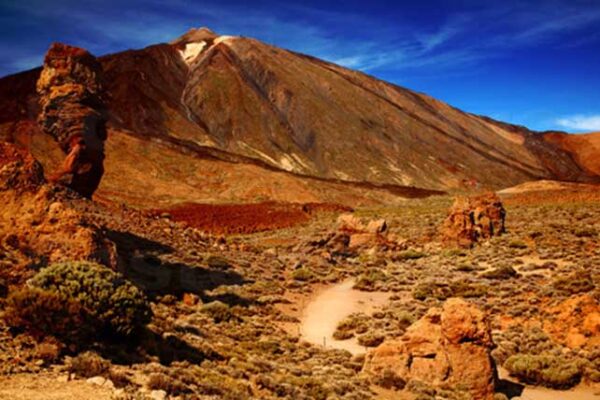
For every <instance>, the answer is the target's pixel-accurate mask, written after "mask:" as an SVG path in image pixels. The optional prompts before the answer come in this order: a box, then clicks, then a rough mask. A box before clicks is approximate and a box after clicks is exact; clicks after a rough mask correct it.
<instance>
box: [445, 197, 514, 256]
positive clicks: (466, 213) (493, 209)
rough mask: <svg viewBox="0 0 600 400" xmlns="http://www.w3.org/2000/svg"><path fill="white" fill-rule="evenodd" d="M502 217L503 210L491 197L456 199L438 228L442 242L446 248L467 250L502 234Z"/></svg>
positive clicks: (504, 212)
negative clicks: (458, 247) (449, 246)
mask: <svg viewBox="0 0 600 400" xmlns="http://www.w3.org/2000/svg"><path fill="white" fill-rule="evenodd" d="M505 216H506V210H505V209H504V206H503V205H502V201H501V200H500V198H499V197H498V196H497V195H496V194H495V193H486V194H483V195H479V196H474V197H459V198H457V199H456V200H455V201H454V204H453V205H452V208H451V209H450V212H449V215H448V217H447V218H446V220H445V221H444V223H443V225H442V227H441V235H442V240H443V241H444V242H445V243H446V244H448V245H453V246H460V247H470V246H472V245H473V244H474V243H477V242H481V241H484V240H487V239H490V238H491V237H492V236H497V235H500V234H502V233H504V231H505V228H504V220H505Z"/></svg>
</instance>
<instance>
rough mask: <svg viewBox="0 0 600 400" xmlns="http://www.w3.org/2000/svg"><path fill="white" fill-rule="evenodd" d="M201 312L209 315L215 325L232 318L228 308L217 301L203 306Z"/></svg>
mask: <svg viewBox="0 0 600 400" xmlns="http://www.w3.org/2000/svg"><path fill="white" fill-rule="evenodd" d="M201 311H202V312H203V313H205V314H208V315H210V316H211V317H212V318H213V320H214V321H215V322H217V323H218V322H223V321H229V320H230V319H232V318H233V313H232V312H231V309H230V308H229V306H228V305H227V304H225V303H223V302H221V301H219V300H216V301H212V302H210V303H206V304H204V305H203V306H202V309H201Z"/></svg>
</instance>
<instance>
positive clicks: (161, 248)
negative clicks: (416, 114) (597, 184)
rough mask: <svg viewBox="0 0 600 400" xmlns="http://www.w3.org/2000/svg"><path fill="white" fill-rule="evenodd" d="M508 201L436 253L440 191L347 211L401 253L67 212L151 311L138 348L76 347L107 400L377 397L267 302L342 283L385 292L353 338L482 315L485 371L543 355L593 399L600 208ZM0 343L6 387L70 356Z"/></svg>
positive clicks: (314, 235)
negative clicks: (436, 319)
mask: <svg viewBox="0 0 600 400" xmlns="http://www.w3.org/2000/svg"><path fill="white" fill-rule="evenodd" d="M510 196H513V195H503V199H504V200H505V207H506V211H507V220H506V229H507V233H506V234H504V235H501V236H499V237H494V238H492V239H491V240H490V241H488V242H486V243H484V244H482V245H478V246H475V247H473V248H472V249H452V248H450V249H448V248H445V247H443V246H441V244H439V242H438V241H437V240H438V239H436V238H438V231H439V227H440V225H441V224H442V222H443V220H444V218H445V217H446V215H447V212H448V208H449V207H450V205H451V202H452V199H451V198H450V197H446V196H444V197H434V198H429V199H415V200H407V201H405V202H403V203H401V204H399V205H397V206H393V207H378V208H377V207H376V208H373V207H371V208H359V209H357V210H356V211H355V212H354V214H355V215H356V216H358V217H360V218H362V220H363V221H368V220H373V219H380V218H384V219H385V220H386V223H387V233H386V240H388V241H389V240H392V239H393V240H394V241H396V242H398V241H399V240H400V238H402V246H397V247H395V246H391V245H389V244H387V245H380V244H379V242H375V245H374V246H373V247H358V248H354V249H353V248H349V247H347V244H346V245H344V244H343V243H333V242H331V239H329V240H327V238H329V237H330V235H331V234H332V233H336V232H338V228H337V227H338V222H337V219H338V217H337V215H336V214H335V213H317V214H314V215H313V217H312V218H311V219H310V220H308V221H305V222H304V223H303V224H300V225H294V226H290V227H286V228H282V229H278V230H268V231H263V232H257V233H252V234H244V235H239V234H236V235H225V236H224V237H215V236H213V235H211V234H208V233H203V232H202V231H200V230H198V229H196V228H193V227H189V226H187V225H186V224H184V223H182V222H177V221H174V220H173V218H172V217H171V216H168V215H162V216H161V215H155V214H151V213H148V212H145V211H137V210H134V209H130V208H128V207H124V206H120V205H116V204H113V203H106V204H99V203H93V202H90V201H77V202H72V203H71V205H70V207H72V208H73V210H74V211H75V212H78V213H81V214H83V215H86V218H87V219H88V220H89V221H90V222H91V223H93V224H94V225H95V226H98V227H101V229H102V231H103V232H104V233H105V235H106V237H107V239H109V240H111V241H112V242H113V243H115V245H116V248H117V251H118V254H119V265H120V269H121V270H122V271H123V272H124V273H125V275H126V276H127V278H128V279H129V280H131V281H133V282H135V283H136V284H137V285H139V286H140V287H141V288H143V289H144V290H145V291H146V293H148V294H149V295H150V296H151V299H152V308H153V310H154V314H155V316H154V318H153V321H152V322H151V324H150V325H149V332H148V333H147V334H146V335H144V336H143V337H141V338H140V340H141V343H140V344H139V345H138V346H134V347H131V346H130V345H126V344H118V343H107V344H104V345H100V344H95V345H93V346H92V347H91V350H93V351H94V352H96V353H97V354H99V355H100V356H101V357H103V358H105V359H107V360H109V362H110V365H111V367H110V369H109V370H108V371H105V372H102V373H101V374H104V375H105V376H108V377H109V378H111V379H112V380H114V381H115V382H119V385H123V389H124V391H120V392H118V393H117V395H118V396H120V397H117V398H123V399H125V398H135V397H133V396H134V394H133V393H135V392H139V391H140V390H142V389H144V390H146V395H145V396H149V393H150V390H159V389H160V390H165V391H166V392H167V393H168V395H169V396H171V397H173V398H190V399H191V398H201V399H204V398H206V399H208V398H231V399H242V398H261V399H264V398H286V397H287V398H295V399H302V398H306V399H319V398H323V399H325V398H344V399H364V398H377V397H378V396H382V397H381V398H385V395H386V394H385V393H388V395H389V393H390V392H389V389H380V388H378V387H377V386H373V383H372V382H371V381H370V380H369V379H368V377H367V376H365V375H363V374H361V373H360V371H361V369H362V368H363V362H364V360H363V358H362V357H360V356H352V355H351V354H350V353H347V352H345V351H341V350H335V349H322V348H320V347H319V346H315V345H310V344H306V343H303V342H302V341H301V340H299V337H298V336H297V334H295V333H294V332H297V331H296V330H294V329H287V330H284V329H282V326H284V325H286V326H287V327H288V328H289V326H290V325H291V326H293V325H294V324H298V320H297V319H296V318H297V317H296V315H298V313H297V312H292V311H290V312H286V311H285V310H286V307H281V306H282V305H283V306H285V305H286V303H288V302H290V301H293V302H294V303H292V304H287V307H288V308H287V309H288V310H291V309H292V308H295V309H298V308H299V307H302V300H301V299H303V298H304V299H307V298H309V297H310V296H311V293H312V291H313V290H314V289H315V288H318V287H324V286H327V285H331V284H333V283H336V282H342V281H343V280H344V279H346V278H350V277H352V278H354V279H356V284H355V287H356V288H357V289H360V290H366V291H383V292H387V293H390V298H389V302H388V303H387V304H386V305H385V306H384V307H383V308H382V309H379V310H376V311H374V312H371V313H368V314H362V315H357V316H355V317H352V318H351V319H350V320H349V321H348V322H347V323H345V324H344V329H345V331H344V335H346V336H348V335H350V336H355V337H358V338H359V342H360V343H366V345H367V346H375V345H377V344H378V343H380V342H381V340H385V339H394V338H398V337H401V336H402V335H403V334H404V333H405V332H406V329H407V328H408V326H410V324H411V323H412V322H414V321H416V320H418V319H419V318H421V317H422V316H423V315H424V314H425V313H426V312H427V310H429V309H430V308H432V307H435V306H440V305H441V304H443V302H444V300H445V299H446V298H448V297H462V298H464V299H466V300H467V301H468V302H470V303H472V304H475V305H477V306H478V307H479V308H481V309H482V310H483V311H484V312H486V313H487V314H488V315H489V316H490V323H491V327H492V334H493V338H494V342H495V343H496V345H497V348H496V349H495V350H494V351H493V353H492V354H493V356H494V359H495V360H496V363H497V364H498V365H499V366H502V365H504V364H505V363H506V362H507V360H508V359H509V358H510V357H511V356H519V357H522V356H538V355H544V357H550V356H552V357H554V358H553V359H552V360H555V361H556V362H558V363H560V365H562V366H564V368H565V369H566V370H569V371H572V373H573V374H574V378H573V379H575V381H577V382H582V384H583V385H588V386H585V387H589V385H592V386H591V387H592V389H586V390H591V391H592V393H593V390H594V389H593V385H597V383H594V382H597V381H598V379H599V377H598V376H597V374H595V373H594V371H597V369H598V363H599V362H600V354H598V352H597V351H596V350H595V348H596V346H595V345H594V343H596V342H595V340H597V333H595V332H597V323H596V322H595V321H597V317H596V316H595V315H596V314H594V313H596V312H597V311H594V310H597V308H596V307H597V305H598V290H599V289H598V288H599V286H598V279H599V272H598V265H600V246H599V244H600V243H599V236H598V234H599V233H598V232H599V231H600V226H598V220H599V217H600V203H598V202H597V201H592V200H590V201H587V202H582V203H578V204H567V203H563V202H558V203H544V204H534V203H533V202H525V203H518V202H514V203H513V202H511V201H510ZM336 234H337V233H336ZM1 262H2V268H4V269H6V268H13V266H14V263H15V262H16V260H13V259H11V256H10V253H7V252H6V250H5V249H3V250H2V260H1ZM582 296H585V299H586V300H585V304H586V306H585V307H584V306H579V307H577V306H575V307H576V308H577V310H580V311H578V312H580V313H582V314H581V320H579V319H576V320H575V321H574V320H573V319H572V318H571V317H572V313H571V312H569V311H568V310H570V308H569V307H571V303H572V302H577V301H579V300H578V299H581V298H582ZM216 301H218V303H215V302H216ZM566 314H569V315H568V316H567V315H566ZM583 314H585V315H583ZM578 322H581V323H578ZM569 335H570V336H569ZM568 337H570V338H571V339H567V338H568ZM1 338H2V340H0V354H1V357H2V358H3V363H2V373H3V374H4V375H5V376H6V378H4V379H6V380H7V382H13V383H7V385H10V384H12V385H13V387H14V385H15V384H16V383H14V382H19V381H11V379H17V380H18V379H30V378H22V376H23V375H14V374H22V373H26V372H29V373H35V374H38V373H41V372H42V371H48V370H50V371H54V370H57V371H59V372H58V373H59V375H60V374H64V373H65V371H67V370H68V369H69V367H68V365H69V360H68V358H65V357H66V356H71V357H72V356H74V355H75V354H73V353H69V352H68V351H66V353H61V354H57V355H56V356H52V357H49V356H48V355H47V353H48V344H43V345H42V344H37V343H36V342H35V341H33V340H32V339H30V338H28V337H27V336H26V335H23V334H20V335H17V336H14V333H13V332H12V331H11V330H9V329H8V328H7V327H2V330H1ZM573 338H575V339H576V346H573V344H574V343H575V342H573ZM52 365H54V367H52ZM30 376H31V375H30ZM33 376H35V375H33ZM11 377H14V378H11ZM76 379H77V380H76V382H83V380H85V379H87V377H82V376H80V377H79V378H76ZM82 384H83V383H82ZM68 387H70V386H68ZM74 390H75V389H74ZM77 390H79V389H77ZM386 390H388V392H386ZM497 390H500V388H498V389H497ZM74 393H75V392H74ZM128 393H129V394H128ZM415 393H416V394H415ZM435 393H438V394H437V395H438V396H440V395H442V394H443V395H444V396H446V398H456V399H459V398H464V397H460V396H462V395H464V393H463V392H461V391H460V390H459V391H453V390H452V387H449V388H444V390H443V393H442V392H440V389H436V388H435V387H430V386H428V385H422V384H417V383H414V382H413V383H411V384H407V385H406V386H405V387H404V389H403V391H402V396H407V398H414V397H415V396H416V397H418V398H433V396H435V395H436V394H435ZM159 394H160V393H159ZM127 396H129V397H127ZM138 396H142V394H140V395H138ZM428 396H429V397H428ZM453 396H454V397H453ZM138 398H139V397H138Z"/></svg>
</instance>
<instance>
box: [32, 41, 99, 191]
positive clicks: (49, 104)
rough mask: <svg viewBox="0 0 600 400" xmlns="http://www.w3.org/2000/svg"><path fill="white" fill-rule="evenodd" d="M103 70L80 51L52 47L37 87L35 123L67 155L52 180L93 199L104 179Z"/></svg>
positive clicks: (91, 58)
mask: <svg viewBox="0 0 600 400" xmlns="http://www.w3.org/2000/svg"><path fill="white" fill-rule="evenodd" d="M104 91H105V86H104V83H103V77H102V66H101V64H100V63H99V62H98V61H97V60H96V58H95V57H94V56H93V55H91V54H90V53H88V52H87V51H86V50H84V49H80V48H78V47H73V46H68V45H65V44H61V43H54V44H52V46H51V47H50V49H49V50H48V52H47V53H46V58H45V59H44V67H43V69H42V72H41V74H40V77H39V79H38V81H37V92H38V94H39V102H40V105H41V108H42V111H41V114H40V116H39V123H40V125H41V126H42V128H43V129H44V131H45V132H46V133H48V134H49V135H51V136H52V137H54V139H55V140H56V141H58V143H59V145H60V147H61V149H62V150H63V151H64V152H65V154H67V157H66V159H65V160H64V163H63V166H62V168H61V170H60V171H59V172H58V173H57V174H56V175H55V176H53V177H52V180H56V181H61V182H62V183H64V184H65V185H66V186H68V187H70V188H72V189H74V190H75V191H77V192H78V193H80V194H81V195H83V196H85V197H88V198H91V196H92V194H93V193H94V191H95V190H96V189H97V188H98V185H99V184H100V179H101V178H102V175H103V173H104V166H103V162H104V141H105V140H106V121H107V111H106V107H105V104H104V97H105V93H104Z"/></svg>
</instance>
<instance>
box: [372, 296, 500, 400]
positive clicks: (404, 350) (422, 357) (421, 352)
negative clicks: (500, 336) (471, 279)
mask: <svg viewBox="0 0 600 400" xmlns="http://www.w3.org/2000/svg"><path fill="white" fill-rule="evenodd" d="M493 347H494V344H493V342H492V337H491V332H490V327H489V324H488V321H487V319H486V317H485V315H484V313H483V312H482V311H480V310H479V309H477V308H476V307H475V306H474V305H472V304H469V303H467V302H465V301H464V300H462V299H458V298H453V299H449V300H448V301H446V303H444V305H443V307H442V308H437V307H436V308H431V309H430V310H429V311H428V312H427V314H426V315H425V316H424V317H423V318H421V319H420V320H419V321H417V322H416V323H414V324H413V325H411V326H410V327H409V328H408V329H407V331H406V333H405V334H404V335H403V336H402V337H401V338H399V339H395V340H388V341H385V342H384V343H382V344H381V345H380V346H379V347H377V348H376V349H374V350H373V351H371V352H370V353H368V354H367V358H366V361H365V366H364V368H363V371H364V372H365V373H367V374H368V375H369V376H371V378H373V381H374V382H385V381H386V380H387V381H389V378H390V376H394V377H395V378H394V380H395V381H403V382H406V383H407V382H409V381H411V380H416V381H421V382H426V383H428V384H430V385H432V386H435V387H442V386H455V385H461V386H463V387H465V388H466V390H468V391H469V392H470V394H471V395H472V397H473V398H474V399H482V400H485V399H493V397H494V382H495V378H496V369H495V364H494V362H493V360H492V358H491V356H490V352H491V349H492V348H493Z"/></svg>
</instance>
